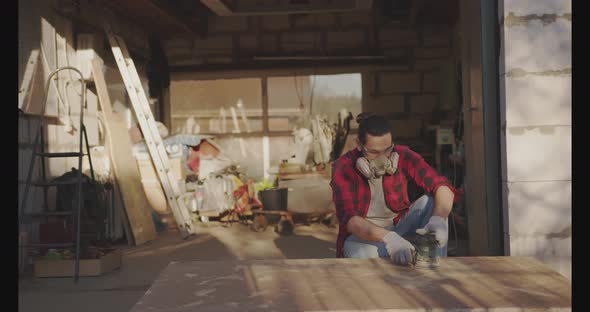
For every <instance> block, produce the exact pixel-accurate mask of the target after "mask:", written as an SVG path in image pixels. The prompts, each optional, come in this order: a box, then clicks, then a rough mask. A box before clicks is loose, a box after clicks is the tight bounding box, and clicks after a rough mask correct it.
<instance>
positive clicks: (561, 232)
mask: <svg viewBox="0 0 590 312" xmlns="http://www.w3.org/2000/svg"><path fill="white" fill-rule="evenodd" d="M504 183H505V184H506V190H507V193H508V222H509V227H508V229H509V230H510V235H515V236H549V237H548V238H552V237H560V236H561V238H567V237H568V236H571V232H569V235H568V233H567V229H568V228H570V227H571V224H572V182H571V181H547V182H515V183H510V182H504ZM533 220H534V222H531V221H533ZM570 229H571V228H570Z"/></svg>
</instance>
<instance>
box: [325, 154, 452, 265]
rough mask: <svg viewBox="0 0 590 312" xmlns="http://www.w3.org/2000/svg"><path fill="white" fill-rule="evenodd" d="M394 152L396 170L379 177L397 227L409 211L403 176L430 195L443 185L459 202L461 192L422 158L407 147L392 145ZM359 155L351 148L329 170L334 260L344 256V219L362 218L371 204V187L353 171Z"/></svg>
mask: <svg viewBox="0 0 590 312" xmlns="http://www.w3.org/2000/svg"><path fill="white" fill-rule="evenodd" d="M394 151H396V152H397V153H398V154H399V162H398V170H397V171H396V172H395V173H394V174H393V175H385V176H383V193H384V194H385V203H386V204H387V207H388V208H389V209H391V210H393V211H394V212H396V213H397V214H398V215H397V217H395V219H394V220H393V222H394V224H397V223H398V222H399V220H400V219H401V218H402V217H403V216H404V215H405V214H406V213H408V211H409V207H410V200H409V198H408V186H407V178H406V176H409V177H411V178H412V179H413V180H414V182H416V184H417V185H418V186H420V187H421V188H423V189H424V190H425V191H427V192H428V193H430V194H435V193H436V190H437V189H438V188H439V187H441V186H443V185H446V186H448V187H449V189H451V191H453V193H454V194H455V198H454V202H457V201H458V200H459V195H461V194H463V192H462V191H460V190H457V189H455V188H454V187H453V186H452V185H451V184H450V183H449V181H448V180H447V179H446V178H445V177H444V176H441V175H439V174H438V173H437V172H436V170H434V169H433V168H432V167H430V166H429V165H428V164H427V163H426V161H425V160H424V158H422V156H420V155H419V154H418V153H416V152H414V151H412V150H411V149H410V148H408V147H407V146H403V145H395V148H394ZM361 156H362V153H361V152H360V151H359V150H358V149H356V148H355V149H353V150H351V151H349V152H347V153H346V154H344V155H342V156H341V157H340V158H338V159H336V161H334V165H333V169H332V180H331V181H330V186H331V187H332V200H333V201H334V205H335V206H336V215H337V217H338V223H339V228H338V240H337V242H336V257H338V258H342V257H344V255H343V252H342V249H343V247H344V241H345V240H346V238H347V237H348V235H350V233H349V232H348V230H347V229H346V225H347V224H348V220H350V218H352V217H353V216H361V217H363V218H365V217H366V216H367V211H368V210H369V203H370V201H371V188H370V186H369V182H368V180H367V178H365V177H364V176H363V175H362V174H361V173H360V172H359V171H358V170H357V169H356V166H355V165H356V160H357V159H358V158H359V157H361Z"/></svg>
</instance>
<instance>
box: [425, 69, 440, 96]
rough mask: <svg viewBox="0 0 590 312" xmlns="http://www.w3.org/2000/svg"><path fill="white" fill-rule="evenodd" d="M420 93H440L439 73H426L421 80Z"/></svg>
mask: <svg viewBox="0 0 590 312" xmlns="http://www.w3.org/2000/svg"><path fill="white" fill-rule="evenodd" d="M422 91H424V92H440V91H441V79H440V72H438V71H437V72H426V73H424V78H423V80H422Z"/></svg>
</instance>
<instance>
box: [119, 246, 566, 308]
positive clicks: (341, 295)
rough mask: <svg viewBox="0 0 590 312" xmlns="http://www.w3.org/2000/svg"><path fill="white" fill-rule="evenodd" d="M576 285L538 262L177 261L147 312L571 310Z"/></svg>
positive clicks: (144, 304) (146, 301)
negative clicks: (434, 264) (430, 265)
mask: <svg viewBox="0 0 590 312" xmlns="http://www.w3.org/2000/svg"><path fill="white" fill-rule="evenodd" d="M571 290H572V288H571V281H569V280H568V279H567V278H566V277H564V276H563V275H561V274H559V273H557V272H555V271H553V270H551V268H549V267H548V266H546V265H545V264H543V263H541V262H540V261H537V260H535V259H532V258H525V257H462V258H461V257H451V258H443V259H442V260H441V264H440V266H439V267H437V268H435V269H431V268H428V267H427V266H423V267H416V268H413V269H412V268H409V267H402V266H396V265H393V264H392V263H391V262H390V261H389V260H388V259H289V260H246V261H244V260H241V261H240V260H231V261H187V262H171V263H170V264H169V265H168V266H167V267H166V268H165V269H164V271H163V272H162V273H161V274H160V276H159V277H158V278H157V279H156V280H155V282H154V283H153V285H152V286H151V287H150V289H149V290H148V291H147V292H146V293H145V295H144V296H143V298H141V299H140V300H139V301H138V302H137V303H136V304H135V306H134V307H133V308H132V309H131V311H132V312H140V311H153V310H157V311H162V312H165V311H228V312H229V311H407V312H410V311H571V304H572V301H571V299H572V297H571Z"/></svg>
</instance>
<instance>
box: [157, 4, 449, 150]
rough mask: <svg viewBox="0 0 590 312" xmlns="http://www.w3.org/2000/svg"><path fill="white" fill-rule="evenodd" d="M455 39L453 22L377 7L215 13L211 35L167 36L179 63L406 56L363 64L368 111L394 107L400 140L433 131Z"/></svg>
mask: <svg viewBox="0 0 590 312" xmlns="http://www.w3.org/2000/svg"><path fill="white" fill-rule="evenodd" d="M452 45H453V41H452V28H451V26H448V25H418V26H409V25H408V24H405V23H401V22H392V21H388V20H385V18H383V17H382V16H380V15H379V14H376V12H373V11H363V12H346V13H325V14H308V15H302V16H299V15H270V16H260V17H219V16H212V17H210V20H209V33H208V34H207V36H206V37H205V38H196V39H190V38H169V39H168V40H164V47H165V51H166V54H167V57H168V62H169V64H170V66H172V67H173V68H174V67H175V66H179V67H181V66H185V65H186V66H194V65H197V66H198V65H205V64H229V65H231V64H235V65H239V64H240V63H241V62H244V60H250V59H251V57H253V56H263V55H288V56H293V55H296V56H297V55H319V54H327V55H375V54H378V55H389V56H400V57H402V58H403V61H400V62H399V63H396V64H394V65H390V66H388V67H387V68H384V69H383V70H378V69H375V66H373V67H371V68H369V67H366V68H360V69H359V68H357V69H355V70H356V71H360V72H361V73H362V76H363V81H362V83H363V111H376V112H379V113H384V114H387V115H388V116H389V117H390V118H391V119H392V120H393V123H394V125H395V127H396V129H398V131H396V136H397V139H399V140H407V141H411V140H416V139H420V138H421V137H423V136H424V135H425V134H426V133H425V130H424V129H425V127H426V126H428V123H429V121H430V117H431V116H432V113H433V111H435V110H436V109H437V108H438V107H439V106H440V105H441V103H442V102H445V101H443V100H442V99H441V97H443V96H445V94H443V93H441V88H442V85H443V81H444V80H445V79H452V78H451V77H448V75H447V74H448V73H444V72H442V71H441V68H442V67H443V65H444V64H448V63H452V62H453V49H452ZM342 65H343V66H346V65H347V64H346V62H343V64H342ZM320 73H321V69H320ZM220 78H222V77H220ZM172 83H174V82H172ZM446 102H449V101H446ZM457 105H458V103H457Z"/></svg>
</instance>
